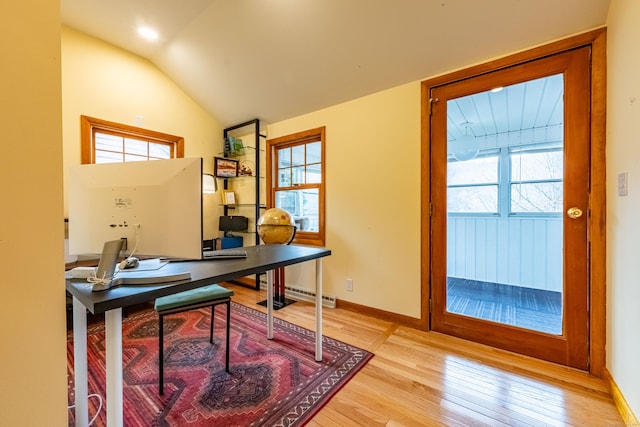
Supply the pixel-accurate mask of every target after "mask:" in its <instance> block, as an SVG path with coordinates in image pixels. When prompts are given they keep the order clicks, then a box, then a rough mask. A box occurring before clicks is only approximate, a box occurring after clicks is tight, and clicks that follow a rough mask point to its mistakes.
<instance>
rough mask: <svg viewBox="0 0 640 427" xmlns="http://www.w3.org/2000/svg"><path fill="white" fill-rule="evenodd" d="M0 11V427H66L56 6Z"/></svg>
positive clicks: (10, 6) (19, 5)
mask: <svg viewBox="0 0 640 427" xmlns="http://www.w3.org/2000/svg"><path fill="white" fill-rule="evenodd" d="M0 9H1V12H0V28H2V30H0V31H1V33H2V36H1V39H2V41H1V42H0V57H2V66H1V67H0V94H1V95H0V98H1V99H2V101H1V102H0V116H1V117H2V133H3V143H2V156H1V157H0V159H1V160H0V162H1V166H0V197H1V199H2V202H1V203H0V206H1V207H0V266H1V268H2V279H0V291H1V292H2V310H0V337H2V350H1V351H0V383H1V384H2V386H1V387H0V425H2V426H64V425H67V381H66V379H67V375H66V357H67V355H66V347H65V345H66V344H65V343H66V327H65V326H66V323H65V314H66V310H65V294H64V270H63V265H64V250H63V240H64V226H63V207H62V129H61V118H62V111H61V92H60V4H59V2H58V1H47V2H41V1H33V0H24V1H11V2H3V3H2V6H0Z"/></svg>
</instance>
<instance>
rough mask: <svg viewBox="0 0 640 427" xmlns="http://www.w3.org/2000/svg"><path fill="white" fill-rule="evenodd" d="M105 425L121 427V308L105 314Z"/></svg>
mask: <svg viewBox="0 0 640 427" xmlns="http://www.w3.org/2000/svg"><path fill="white" fill-rule="evenodd" d="M104 320H105V330H104V334H105V341H106V352H107V357H106V368H107V425H108V426H116V427H122V413H123V407H122V308H116V309H114V310H109V311H107V312H106V313H105V317H104Z"/></svg>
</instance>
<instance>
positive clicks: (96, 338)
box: [67, 303, 373, 426]
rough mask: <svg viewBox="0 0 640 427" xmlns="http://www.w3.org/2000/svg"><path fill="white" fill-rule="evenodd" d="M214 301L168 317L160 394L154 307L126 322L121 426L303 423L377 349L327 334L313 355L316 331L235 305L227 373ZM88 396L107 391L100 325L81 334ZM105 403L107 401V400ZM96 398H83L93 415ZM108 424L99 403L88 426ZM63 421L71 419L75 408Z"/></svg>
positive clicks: (220, 311) (221, 322)
mask: <svg viewBox="0 0 640 427" xmlns="http://www.w3.org/2000/svg"><path fill="white" fill-rule="evenodd" d="M210 313H211V311H210V309H201V310H194V311H190V312H185V313H179V314H174V315H171V316H167V317H165V373H164V378H165V390H164V395H163V396H160V395H159V394H158V338H157V337H158V317H157V314H156V313H155V312H154V311H148V312H143V313H138V314H134V315H132V316H129V317H127V318H125V319H124V320H123V327H122V337H123V371H124V376H123V380H124V403H123V405H124V425H126V426H212V425H216V426H218V425H219V426H252V425H255V426H301V425H304V424H305V423H306V422H307V421H309V420H310V419H311V418H312V417H313V415H314V414H315V413H316V412H317V411H318V410H319V409H320V408H322V406H324V404H326V403H327V402H328V401H329V400H330V399H331V397H332V396H333V395H334V394H335V393H336V392H337V391H338V390H339V389H340V388H341V387H342V386H343V385H344V384H346V383H347V382H348V381H349V380H350V379H351V378H352V377H353V375H355V373H356V372H358V371H359V370H360V369H361V368H362V367H363V366H364V365H365V364H366V363H367V362H368V361H369V359H370V358H371V357H372V356H373V354H371V353H369V352H367V351H365V350H362V349H359V348H357V347H354V346H351V345H349V344H345V343H343V342H340V341H337V340H334V339H331V338H327V337H325V336H323V348H322V349H323V360H322V362H316V361H315V344H314V342H315V341H314V340H315V333H314V332H312V331H310V330H308V329H304V328H301V327H299V326H296V325H293V324H291V323H288V322H285V321H282V320H279V319H274V339H273V340H268V339H267V338H266V315H265V314H263V313H261V312H259V311H257V310H254V309H252V308H249V307H245V306H243V305H240V304H236V303H232V308H231V338H230V340H231V344H230V351H231V352H230V364H229V370H230V374H227V373H226V372H225V369H224V355H225V349H224V345H225V339H224V337H225V308H224V307H223V306H219V307H218V308H217V309H216V321H215V332H214V344H213V345H212V344H210V343H209V332H208V331H209V317H210ZM87 347H88V363H89V394H93V393H95V394H98V395H100V396H102V398H103V399H104V396H105V382H104V378H105V362H104V361H105V352H104V324H102V323H101V324H99V325H97V326H90V327H89V331H88V338H87ZM67 360H68V378H69V380H68V382H69V386H68V390H69V405H72V404H73V402H74V399H75V397H74V393H73V390H74V388H73V336H72V334H71V333H70V334H69V336H68V340H67ZM106 404H107V405H108V402H107V403H106ZM97 410H98V399H97V398H90V399H89V418H92V417H93V415H94V414H95V413H96V411H97ZM105 423H106V414H105V410H104V408H102V410H101V411H100V413H99V414H98V418H97V419H96V421H95V422H94V424H93V425H94V426H102V425H105ZM69 424H70V425H73V424H74V412H73V409H70V410H69Z"/></svg>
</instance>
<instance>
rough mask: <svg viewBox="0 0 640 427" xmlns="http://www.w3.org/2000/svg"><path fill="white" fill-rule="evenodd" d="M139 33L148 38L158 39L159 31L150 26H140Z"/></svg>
mask: <svg viewBox="0 0 640 427" xmlns="http://www.w3.org/2000/svg"><path fill="white" fill-rule="evenodd" d="M138 34H140V35H141V36H142V37H144V38H145V39H147V40H157V39H158V33H157V32H155V31H154V30H152V29H151V28H149V27H140V28H138Z"/></svg>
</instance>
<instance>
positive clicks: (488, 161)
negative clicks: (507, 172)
mask: <svg viewBox="0 0 640 427" xmlns="http://www.w3.org/2000/svg"><path fill="white" fill-rule="evenodd" d="M495 182H498V157H496V156H490V157H478V158H475V159H473V160H467V161H465V162H458V161H450V162H449V163H448V164H447V184H448V185H465V184H487V183H495Z"/></svg>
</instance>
